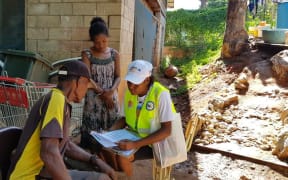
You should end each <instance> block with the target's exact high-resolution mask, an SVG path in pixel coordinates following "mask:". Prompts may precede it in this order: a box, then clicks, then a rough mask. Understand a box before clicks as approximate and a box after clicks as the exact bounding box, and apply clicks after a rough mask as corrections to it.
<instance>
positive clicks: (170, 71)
mask: <svg viewBox="0 0 288 180" xmlns="http://www.w3.org/2000/svg"><path fill="white" fill-rule="evenodd" d="M177 74H178V69H177V67H176V66H174V65H172V64H170V65H169V66H168V67H167V68H166V69H165V70H164V75H165V77H167V78H173V77H175V76H176V75H177Z"/></svg>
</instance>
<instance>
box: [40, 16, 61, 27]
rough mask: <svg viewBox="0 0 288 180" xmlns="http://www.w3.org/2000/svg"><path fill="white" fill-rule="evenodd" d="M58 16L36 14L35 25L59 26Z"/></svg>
mask: <svg viewBox="0 0 288 180" xmlns="http://www.w3.org/2000/svg"><path fill="white" fill-rule="evenodd" d="M59 26H60V16H38V17H37V27H59Z"/></svg>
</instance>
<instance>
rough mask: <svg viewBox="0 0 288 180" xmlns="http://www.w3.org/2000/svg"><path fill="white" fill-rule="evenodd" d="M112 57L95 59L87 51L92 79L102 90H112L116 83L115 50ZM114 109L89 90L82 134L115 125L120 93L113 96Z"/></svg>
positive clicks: (117, 116)
mask: <svg viewBox="0 0 288 180" xmlns="http://www.w3.org/2000/svg"><path fill="white" fill-rule="evenodd" d="M110 52H111V56H110V57H109V58H107V59H98V58H96V57H93V55H92V52H91V50H89V49H88V50H85V53H86V54H87V57H88V58H89V60H90V63H91V64H90V68H91V69H90V70H91V77H92V79H93V80H94V81H95V82H96V83H97V84H98V85H99V86H101V88H102V89H110V88H111V87H112V86H113V82H114V72H115V71H114V69H115V66H114V64H115V63H114V61H115V50H114V49H112V48H111V49H110ZM113 102H114V107H113V108H112V109H108V108H107V107H106V105H105V102H103V101H102V100H101V99H100V97H99V96H98V95H97V94H96V92H95V91H94V90H92V89H88V91H87V94H86V97H85V105H84V112H83V121H82V128H81V130H82V132H83V131H84V132H88V133H89V132H90V130H94V131H101V130H102V129H107V128H109V127H111V126H112V125H113V123H114V122H115V121H116V120H117V119H118V118H119V102H118V92H117V91H114V94H113Z"/></svg>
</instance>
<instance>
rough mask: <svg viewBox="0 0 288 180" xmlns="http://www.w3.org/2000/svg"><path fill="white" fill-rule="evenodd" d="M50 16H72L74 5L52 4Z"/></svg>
mask: <svg viewBox="0 0 288 180" xmlns="http://www.w3.org/2000/svg"><path fill="white" fill-rule="evenodd" d="M50 15H72V3H51V4H50Z"/></svg>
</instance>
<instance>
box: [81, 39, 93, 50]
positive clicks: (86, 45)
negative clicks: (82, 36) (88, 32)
mask: <svg viewBox="0 0 288 180" xmlns="http://www.w3.org/2000/svg"><path fill="white" fill-rule="evenodd" d="M92 46H93V42H92V41H90V40H89V41H82V50H83V49H89V48H90V47H92Z"/></svg>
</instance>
